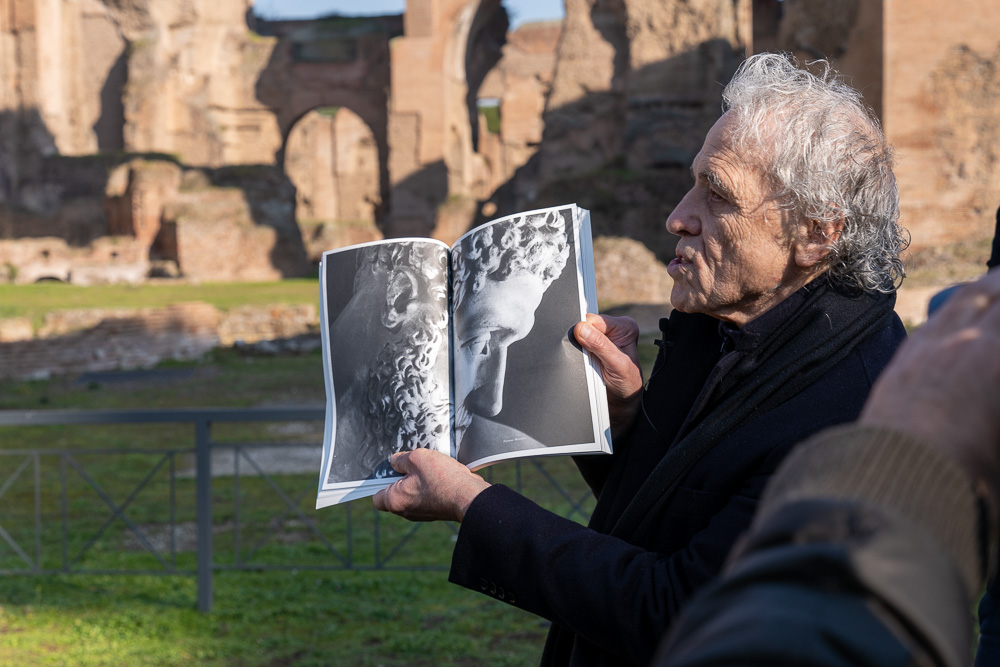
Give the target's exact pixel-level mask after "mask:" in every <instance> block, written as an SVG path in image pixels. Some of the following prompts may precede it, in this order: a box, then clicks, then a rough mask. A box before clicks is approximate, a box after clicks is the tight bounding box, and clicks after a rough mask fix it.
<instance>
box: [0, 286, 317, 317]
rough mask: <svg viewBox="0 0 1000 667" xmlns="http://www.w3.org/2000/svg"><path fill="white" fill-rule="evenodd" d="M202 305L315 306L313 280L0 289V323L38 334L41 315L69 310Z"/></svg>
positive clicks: (225, 308) (221, 307) (222, 307)
mask: <svg viewBox="0 0 1000 667" xmlns="http://www.w3.org/2000/svg"><path fill="white" fill-rule="evenodd" d="M185 301H204V302H207V303H210V304H212V305H213V306H215V307H217V308H219V309H220V310H228V309H231V308H234V307H236V306H243V305H267V304H272V303H291V304H298V303H309V304H318V302H319V283H318V282H317V280H316V279H310V278H298V279H290V280H282V281H278V282H268V283H204V284H190V283H166V282H165V283H155V284H147V285H100V286H93V287H81V286H79V285H66V284H63V283H57V282H44V283H35V284H33V285H8V284H0V318H6V317H27V318H29V319H31V321H32V323H33V324H34V326H35V328H36V329H37V328H38V327H39V326H40V325H41V323H42V320H43V318H44V317H45V313H47V312H49V311H50V310H62V309H68V308H154V307H163V306H168V305H170V304H174V303H182V302H185Z"/></svg>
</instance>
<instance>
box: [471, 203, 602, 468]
mask: <svg viewBox="0 0 1000 667" xmlns="http://www.w3.org/2000/svg"><path fill="white" fill-rule="evenodd" d="M584 222H585V223H586V224H583V223H584ZM581 229H585V231H586V239H587V250H588V252H589V253H590V254H591V255H592V252H591V251H589V238H590V230H589V215H588V214H587V212H586V211H582V210H581V209H579V208H577V207H576V206H563V207H556V208H551V209H543V210H539V211H531V212H527V213H521V214H516V215H512V216H508V217H507V218H502V219H500V220H497V221H494V222H492V223H489V224H487V225H484V226H482V227H479V228H477V229H475V230H473V231H472V232H469V233H468V234H466V235H465V236H463V237H462V238H460V239H459V240H458V241H457V242H456V243H455V245H454V247H453V249H452V307H453V313H452V327H453V343H452V354H453V388H454V414H455V417H454V421H455V441H456V448H457V455H456V458H457V459H458V460H459V461H461V462H462V463H464V464H466V465H469V466H470V467H472V468H478V467H481V466H482V465H486V464H489V463H492V462H495V461H499V460H502V459H505V458H512V457H515V456H535V455H542V454H573V453H584V452H597V451H610V441H609V440H608V436H607V432H606V428H605V426H604V424H606V412H607V402H606V396H605V394H604V393H603V389H604V385H603V382H601V381H600V377H599V375H597V373H596V368H595V365H594V363H593V362H592V361H591V360H590V359H589V356H588V355H587V354H586V353H585V352H584V351H583V350H582V349H581V348H579V346H578V345H577V344H576V342H575V341H574V340H573V337H572V333H571V330H572V328H573V326H574V325H575V324H576V323H577V322H579V321H580V320H581V319H583V317H584V316H585V314H586V312H587V309H588V306H587V296H588V294H589V293H591V292H596V289H593V288H592V289H591V290H587V289H585V283H587V282H589V283H591V285H592V284H593V281H594V275H593V266H592V259H589V261H588V260H586V259H584V257H582V256H581V253H580V250H581V248H580V232H581ZM588 269H589V275H587V274H586V271H587V270H588ZM592 308H593V310H595V311H596V303H595V304H593V306H592ZM602 419H603V420H604V424H602Z"/></svg>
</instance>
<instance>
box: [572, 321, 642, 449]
mask: <svg viewBox="0 0 1000 667" xmlns="http://www.w3.org/2000/svg"><path fill="white" fill-rule="evenodd" d="M573 335H574V336H576V339H577V341H579V343H580V345H581V346H583V348H584V349H585V350H587V351H588V352H589V353H590V354H592V355H593V356H594V358H595V359H597V361H598V362H599V363H600V365H601V375H602V377H603V378H604V384H605V386H606V387H607V391H608V414H609V417H610V419H611V435H612V437H617V436H618V435H620V434H621V433H623V432H625V430H626V429H627V428H629V426H630V425H631V424H632V422H633V421H634V420H635V416H636V415H637V414H638V411H639V397H640V395H641V392H642V370H641V369H640V367H639V350H638V340H639V325H637V324H636V323H635V320H633V319H632V318H630V317H608V316H607V315H594V314H593V313H588V314H587V319H586V320H584V321H583V322H578V323H577V324H576V326H575V327H574V328H573Z"/></svg>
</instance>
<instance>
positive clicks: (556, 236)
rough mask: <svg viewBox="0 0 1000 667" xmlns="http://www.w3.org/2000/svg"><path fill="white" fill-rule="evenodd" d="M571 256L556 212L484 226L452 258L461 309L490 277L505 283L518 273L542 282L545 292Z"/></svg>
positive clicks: (564, 225)
mask: <svg viewBox="0 0 1000 667" xmlns="http://www.w3.org/2000/svg"><path fill="white" fill-rule="evenodd" d="M568 257H569V243H568V241H567V234H566V222H565V221H564V220H563V218H562V216H561V215H559V214H558V213H557V212H555V211H547V212H545V213H539V214H534V215H526V216H524V220H523V221H521V218H520V216H519V217H515V218H512V219H511V220H510V221H509V222H501V223H499V224H496V225H490V226H488V227H483V228H482V229H479V230H477V231H475V232H473V233H472V234H470V235H469V236H468V237H466V238H465V239H463V241H462V252H456V253H454V254H453V255H452V271H453V274H454V283H455V292H454V294H453V299H454V307H455V308H456V309H457V308H458V307H459V306H460V305H461V304H462V301H463V300H464V299H465V297H466V295H467V293H471V294H475V293H476V292H478V291H479V290H480V289H482V287H483V285H484V284H485V283H486V279H487V278H493V279H494V280H503V279H505V278H506V277H507V276H509V275H510V274H512V273H515V272H517V271H528V272H529V273H533V274H535V275H536V276H538V277H539V278H541V279H542V285H543V290H546V289H548V288H549V285H551V284H552V281H553V280H555V279H556V278H558V277H559V275H560V274H561V273H562V271H563V267H564V266H565V265H566V259H567V258H568Z"/></svg>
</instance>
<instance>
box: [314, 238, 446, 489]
mask: <svg viewBox="0 0 1000 667" xmlns="http://www.w3.org/2000/svg"><path fill="white" fill-rule="evenodd" d="M447 261H448V259H447V248H446V247H445V246H444V244H441V243H437V242H432V241H426V242H424V241H419V240H408V241H404V242H379V243H373V244H369V245H365V246H361V247H357V248H349V249H345V250H344V251H342V252H331V253H329V254H326V255H325V256H324V262H323V279H324V282H325V288H324V293H325V300H326V303H325V306H326V307H325V311H326V312H325V315H324V317H325V320H326V321H325V322H324V323H325V324H327V325H328V338H329V345H328V352H329V355H328V356H329V369H328V371H327V372H328V376H327V381H328V383H329V384H328V387H330V386H332V389H333V391H332V395H333V397H334V399H335V400H333V401H331V403H332V407H333V410H332V412H333V416H332V419H331V420H328V421H332V426H328V428H330V429H331V431H332V433H331V435H332V438H331V439H332V446H331V448H330V449H331V452H330V456H329V457H328V461H327V467H326V474H325V477H324V479H325V482H326V485H335V484H337V483H348V482H358V481H361V480H373V479H383V478H391V477H393V476H396V475H397V473H395V472H393V471H392V469H391V467H389V466H388V464H387V463H386V462H387V460H388V458H389V456H390V455H391V454H393V453H394V452H398V451H407V450H412V449H416V448H418V447H430V448H434V449H439V450H441V451H443V452H445V453H448V452H449V451H450V448H451V444H450V435H449V430H450V429H449V419H450V416H449V389H448V382H449V381H448V284H447V276H448V268H447V267H448V265H447ZM348 286H351V288H350V289H347V287H348ZM328 393H330V392H328Z"/></svg>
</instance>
